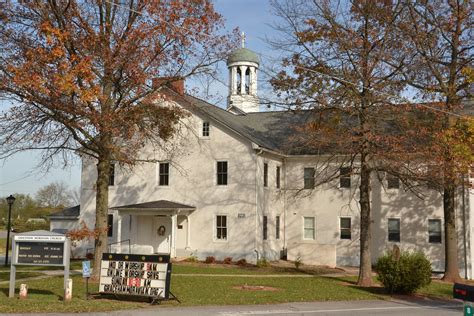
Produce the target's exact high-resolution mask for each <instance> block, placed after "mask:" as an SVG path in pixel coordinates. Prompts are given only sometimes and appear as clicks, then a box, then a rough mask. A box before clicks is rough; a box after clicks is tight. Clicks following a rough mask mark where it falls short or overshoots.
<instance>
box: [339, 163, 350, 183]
mask: <svg viewBox="0 0 474 316" xmlns="http://www.w3.org/2000/svg"><path fill="white" fill-rule="evenodd" d="M351 172H352V169H351V167H341V168H340V169H339V186H340V187H341V188H350V187H351Z"/></svg>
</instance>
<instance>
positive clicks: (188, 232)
mask: <svg viewBox="0 0 474 316" xmlns="http://www.w3.org/2000/svg"><path fill="white" fill-rule="evenodd" d="M190 222H191V219H190V218H189V215H188V216H186V248H190V247H191V246H190V245H191V224H190Z"/></svg>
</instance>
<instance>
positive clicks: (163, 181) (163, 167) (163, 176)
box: [159, 162, 170, 185]
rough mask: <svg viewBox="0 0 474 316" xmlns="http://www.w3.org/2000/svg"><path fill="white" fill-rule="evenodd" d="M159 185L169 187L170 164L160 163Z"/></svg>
mask: <svg viewBox="0 0 474 316" xmlns="http://www.w3.org/2000/svg"><path fill="white" fill-rule="evenodd" d="M159 178H160V179H159V185H169V180H170V164H169V163H168V162H160V177H159Z"/></svg>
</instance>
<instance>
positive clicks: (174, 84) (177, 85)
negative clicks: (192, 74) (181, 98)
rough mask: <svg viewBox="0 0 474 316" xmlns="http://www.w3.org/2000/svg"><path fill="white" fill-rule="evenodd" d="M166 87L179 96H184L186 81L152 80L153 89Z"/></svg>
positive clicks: (178, 78) (167, 78)
mask: <svg viewBox="0 0 474 316" xmlns="http://www.w3.org/2000/svg"><path fill="white" fill-rule="evenodd" d="M161 85H165V86H166V87H168V88H170V89H171V90H173V91H174V92H176V93H178V94H179V95H184V79H183V78H181V77H159V78H154V79H152V86H153V88H156V87H159V86H161Z"/></svg>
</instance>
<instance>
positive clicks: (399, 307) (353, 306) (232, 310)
mask: <svg viewBox="0 0 474 316" xmlns="http://www.w3.org/2000/svg"><path fill="white" fill-rule="evenodd" d="M10 315H11V314H10ZM35 315H41V314H35ZM43 315H45V316H46V315H47V316H52V315H64V314H43ZM73 315H79V314H73ZM84 315H85V314H84ZM87 315H116V316H130V315H133V316H152V315H153V316H155V315H159V316H160V315H166V316H168V315H170V316H181V315H193V316H208V315H213V316H214V315H215V316H261V315H263V316H267V315H277V316H284V315H288V316H303V315H304V316H309V315H315V316H321V315H328V316H335V315H343V316H345V315H346V316H349V315H350V316H362V315H403V316H411V315H430V316H432V315H439V316H441V315H447V316H449V315H457V316H459V315H462V303H460V302H455V301H435V300H426V299H410V300H392V301H352V302H314V303H287V304H275V305H251V306H205V307H203V306H200V307H166V306H153V307H150V308H146V309H141V310H128V311H117V312H111V313H88V314H87Z"/></svg>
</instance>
